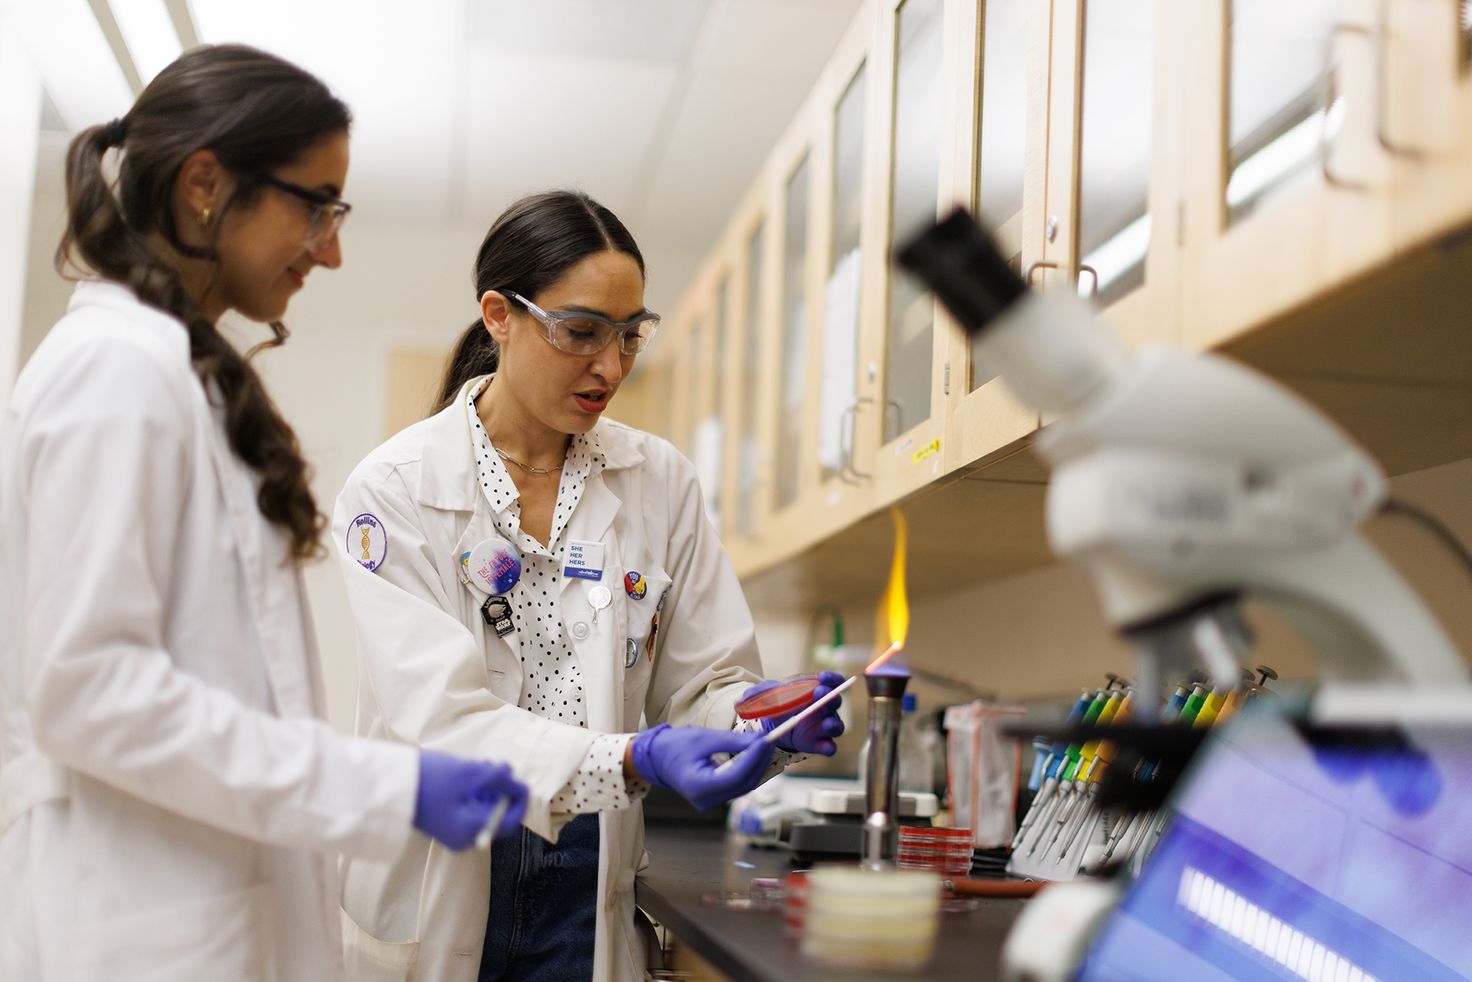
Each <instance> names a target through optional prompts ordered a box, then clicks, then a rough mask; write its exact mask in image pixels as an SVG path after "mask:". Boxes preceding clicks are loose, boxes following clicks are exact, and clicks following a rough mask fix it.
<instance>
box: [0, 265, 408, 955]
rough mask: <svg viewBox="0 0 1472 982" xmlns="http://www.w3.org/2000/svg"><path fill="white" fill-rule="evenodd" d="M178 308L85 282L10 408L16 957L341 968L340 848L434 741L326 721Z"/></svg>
mask: <svg viewBox="0 0 1472 982" xmlns="http://www.w3.org/2000/svg"><path fill="white" fill-rule="evenodd" d="M255 489H256V483H255V476H254V474H253V472H252V471H250V470H249V468H247V467H246V466H245V465H244V464H243V463H241V462H240V461H239V459H237V458H236V457H235V456H234V455H233V454H232V453H231V452H230V450H229V447H228V444H227V443H226V438H225V434H224V432H223V430H222V429H221V426H220V422H219V420H218V418H217V412H216V411H215V410H214V409H212V407H211V406H210V405H209V404H208V402H207V400H206V398H205V392H204V389H203V387H202V386H201V385H200V383H199V380H198V378H197V377H196V375H195V374H194V371H193V369H192V367H191V365H190V357H189V341H188V337H187V335H186V334H185V330H184V327H183V325H182V324H180V323H179V322H178V321H177V320H176V319H174V318H173V317H171V316H169V315H167V314H165V313H163V312H161V311H159V310H157V309H154V308H152V307H148V306H145V305H144V304H142V303H140V302H139V301H138V300H137V299H136V298H135V297H134V296H133V294H132V292H131V291H129V290H128V289H126V288H125V287H122V286H120V285H117V284H110V283H83V284H81V285H80V286H78V288H77V290H76V294H75V296H74V297H73V299H72V302H71V306H70V308H69V311H68V313H67V315H66V317H65V318H63V319H62V320H61V321H60V322H59V323H58V324H57V325H56V326H55V327H54V328H53V329H52V331H51V333H50V334H49V335H48V336H47V338H46V339H45V341H44V342H43V343H42V344H41V346H40V347H39V349H38V350H37V351H36V353H35V355H34V356H33V358H32V359H31V361H30V363H29V364H28V365H27V366H26V369H25V371H23V372H22V373H21V375H20V378H19V380H18V381H17V384H16V387H15V392H14V394H13V397H12V399H11V402H10V405H9V407H8V409H7V411H6V416H5V420H4V425H3V428H0V979H3V980H4V982H104V980H105V982H113V980H121V979H128V980H144V982H203V980H214V979H220V980H225V979H228V980H231V982H237V980H242V982H322V980H332V979H340V978H341V977H342V960H341V941H340V917H339V913H338V890H337V870H336V861H335V858H334V857H333V856H332V855H330V854H329V853H328V850H329V849H338V848H340V849H344V850H349V851H354V852H367V853H370V854H374V855H392V854H396V853H397V852H398V851H400V850H401V849H402V848H403V846H404V843H405V842H406V841H412V840H413V839H414V838H418V837H419V836H418V835H417V833H414V832H413V831H412V828H411V821H412V818H413V810H414V792H415V787H416V783H417V780H418V760H417V756H416V754H415V752H414V751H413V750H412V749H410V748H407V747H404V746H402V745H394V744H388V743H382V742H379V743H371V742H369V741H363V740H351V739H348V738H345V737H342V736H339V735H337V734H336V733H334V732H333V731H332V730H331V729H330V728H329V727H328V726H327V725H326V724H325V723H323V722H321V721H320V720H319V719H318V718H317V717H318V716H320V714H321V710H322V705H323V700H322V691H321V683H320V680H319V677H318V674H317V666H316V654H315V650H314V648H313V643H312V633H311V626H310V623H309V622H308V619H307V615H306V608H305V604H304V599H303V595H302V590H301V581H300V577H299V576H298V573H297V570H296V568H295V567H294V566H292V565H290V564H288V563H286V562H285V558H286V546H285V541H284V538H283V536H282V534H281V532H280V531H279V530H278V529H276V528H275V527H273V526H271V525H269V524H268V523H267V522H266V520H265V519H264V518H262V517H261V515H260V513H259V512H258V510H257V508H256V502H255Z"/></svg>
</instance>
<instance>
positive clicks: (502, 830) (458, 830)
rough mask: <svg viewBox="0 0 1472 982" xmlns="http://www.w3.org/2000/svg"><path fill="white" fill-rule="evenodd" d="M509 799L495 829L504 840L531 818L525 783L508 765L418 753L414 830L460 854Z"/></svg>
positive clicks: (429, 752)
mask: <svg viewBox="0 0 1472 982" xmlns="http://www.w3.org/2000/svg"><path fill="white" fill-rule="evenodd" d="M502 798H505V799H506V814H505V815H503V816H502V817H501V822H500V824H499V825H498V826H497V827H496V832H495V834H496V836H497V837H500V836H502V835H506V834H507V833H509V832H513V831H515V830H516V827H517V826H518V825H520V824H521V820H522V819H523V818H525V817H526V785H524V784H522V783H521V782H520V781H518V780H517V779H516V778H515V777H514V776H513V775H512V773H511V768H510V767H508V766H507V765H505V764H495V763H492V762H491V761H488V760H467V759H465V758H463V757H454V756H451V755H450V754H442V753H437V752H436V751H433V750H421V751H419V792H418V794H416V795H415V797H414V827H415V828H416V829H418V830H419V831H421V832H423V833H424V834H425V835H427V836H429V837H430V838H432V839H434V840H435V841H437V842H440V843H443V844H444V845H446V846H448V847H449V848H451V849H454V850H455V851H457V852H458V851H459V850H461V849H464V848H466V847H467V846H469V845H470V844H471V843H473V842H475V838H476V836H477V835H479V834H480V831H481V829H482V828H484V827H485V824H486V821H487V820H488V819H489V818H490V817H491V810H492V809H493V808H495V807H496V803H497V802H499V801H500V800H501V799H502Z"/></svg>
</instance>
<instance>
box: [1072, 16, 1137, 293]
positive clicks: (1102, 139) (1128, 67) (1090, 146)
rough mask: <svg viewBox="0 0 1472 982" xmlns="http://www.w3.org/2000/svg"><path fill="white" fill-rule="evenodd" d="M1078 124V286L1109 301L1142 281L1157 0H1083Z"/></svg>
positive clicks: (1127, 291)
mask: <svg viewBox="0 0 1472 982" xmlns="http://www.w3.org/2000/svg"><path fill="white" fill-rule="evenodd" d="M1083 15H1084V35H1083V36H1084V53H1083V58H1084V60H1083V112H1082V114H1081V117H1080V121H1079V126H1080V133H1079V180H1078V184H1079V188H1078V190H1079V202H1078V254H1079V262H1080V263H1081V264H1082V265H1084V266H1088V267H1090V268H1091V269H1093V270H1094V271H1095V273H1094V275H1090V274H1089V273H1086V272H1084V273H1081V275H1080V277H1079V288H1080V291H1081V292H1082V291H1090V290H1092V289H1093V288H1094V283H1093V280H1094V278H1095V276H1097V278H1098V281H1099V282H1098V288H1099V302H1100V303H1103V304H1109V303H1112V302H1114V301H1115V300H1117V299H1119V298H1120V297H1122V296H1124V295H1125V294H1127V293H1129V292H1130V291H1131V290H1133V289H1135V288H1136V287H1138V286H1140V285H1141V284H1142V283H1144V282H1145V253H1146V251H1147V249H1148V248H1149V245H1150V210H1149V194H1150V140H1151V133H1152V130H1153V126H1152V125H1151V122H1152V120H1153V118H1154V115H1155V0H1087V2H1086V3H1085V4H1084V7H1083Z"/></svg>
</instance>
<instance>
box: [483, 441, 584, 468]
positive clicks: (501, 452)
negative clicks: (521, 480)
mask: <svg viewBox="0 0 1472 982" xmlns="http://www.w3.org/2000/svg"><path fill="white" fill-rule="evenodd" d="M491 449H492V450H494V451H496V456H497V457H500V458H501V459H502V460H504V461H506V462H507V463H509V464H515V465H516V466H517V467H520V468H521V469H522V470H524V471H526V472H527V473H528V474H556V473H557V472H558V471H560V470H562V465H563V464H565V463H567V461H566V460H564V461H563V462H562V464H558V465H557V466H556V467H533V466H532V465H531V464H523V463H522V462H521V461H519V460H517V459H516V458H515V457H513V456H511V455H510V454H509V453H507V452H506V451H504V450H502V449H501V448H500V447H498V446H496V445H495V444H492V445H491Z"/></svg>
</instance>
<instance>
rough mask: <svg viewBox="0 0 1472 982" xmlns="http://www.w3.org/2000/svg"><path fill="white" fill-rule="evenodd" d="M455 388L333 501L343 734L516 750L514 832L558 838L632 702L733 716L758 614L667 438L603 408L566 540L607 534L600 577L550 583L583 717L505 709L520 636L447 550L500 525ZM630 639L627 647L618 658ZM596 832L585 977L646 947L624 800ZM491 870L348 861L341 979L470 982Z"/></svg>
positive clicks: (479, 750) (630, 974)
mask: <svg viewBox="0 0 1472 982" xmlns="http://www.w3.org/2000/svg"><path fill="white" fill-rule="evenodd" d="M476 381H479V380H476ZM469 384H470V385H474V384H475V382H474V381H473V382H471V383H469ZM468 391H469V390H468V388H467V389H462V390H461V391H460V393H459V394H458V395H457V396H456V398H455V400H454V401H453V402H452V403H451V405H450V406H449V408H447V409H445V410H444V411H442V412H440V413H438V414H437V415H435V416H433V417H431V418H430V419H427V420H424V421H422V422H420V423H417V424H415V425H413V426H411V427H409V428H408V429H406V430H404V431H403V432H402V433H400V434H398V435H397V436H395V437H394V438H393V439H391V440H390V441H389V442H388V443H386V444H384V445H383V446H381V447H379V448H378V449H377V450H375V451H374V452H373V453H372V454H370V455H369V456H368V458H367V459H366V460H364V461H363V463H362V464H360V465H359V466H358V468H357V469H356V470H355V471H354V472H353V475H352V476H351V477H350V478H349V479H348V483H347V486H346V488H345V489H344V490H343V492H342V495H341V497H340V498H339V499H338V503H337V509H336V513H335V515H334V519H333V537H334V539H335V542H334V544H333V548H334V550H335V551H337V553H338V555H339V556H340V557H341V558H340V560H339V561H340V564H341V566H342V569H343V571H344V575H345V576H346V578H347V584H348V597H349V600H350V603H351V606H352V611H353V617H354V619H355V621H356V623H357V631H358V640H359V652H360V655H361V663H360V676H359V678H360V683H359V688H358V720H357V725H358V731H359V733H362V734H365V735H370V736H378V737H386V738H389V739H394V740H402V741H405V742H407V743H411V744H416V745H419V746H424V747H430V748H433V749H436V750H443V751H449V752H454V753H459V754H463V755H470V756H484V757H491V758H495V759H499V760H505V761H509V762H511V763H512V764H513V765H514V766H515V768H516V771H517V774H518V776H519V777H521V778H522V779H523V780H525V781H526V783H527V785H528V786H529V788H530V806H529V808H528V812H527V817H526V822H525V824H526V826H527V828H529V829H531V830H532V831H533V832H535V833H537V834H538V835H541V836H543V837H545V838H548V839H553V838H555V837H556V835H557V832H558V830H559V829H560V828H561V826H562V825H563V824H564V823H565V822H566V821H567V820H568V819H569V818H571V817H572V816H570V815H567V814H562V813H555V812H553V811H552V810H551V807H550V802H551V799H552V797H553V796H554V795H555V794H556V793H557V792H558V791H559V790H560V789H561V788H562V787H563V786H564V785H565V784H566V783H567V782H568V780H569V779H570V778H571V777H572V776H573V775H574V773H576V771H577V769H578V766H579V764H580V762H581V761H582V758H583V755H584V754H585V753H586V752H587V749H588V747H589V745H590V744H591V742H592V740H593V738H594V736H595V735H596V734H598V733H618V732H632V731H635V730H637V729H639V726H640V720H641V716H642V717H645V718H647V720H648V722H649V724H650V725H653V724H655V723H660V722H668V723H670V724H672V725H699V726H710V727H716V728H720V729H728V728H730V727H731V725H732V724H733V723H734V722H735V709H734V706H735V703H736V701H737V700H738V699H739V698H740V697H741V695H742V693H743V692H744V691H745V690H746V688H747V687H748V686H750V685H751V684H752V683H754V682H756V681H758V680H759V678H760V675H759V664H760V662H759V658H758V654H757V648H756V639H755V634H754V627H753V624H752V619H751V612H750V610H749V609H748V607H747V605H746V600H745V597H744V596H743V595H742V592H741V587H740V584H739V582H738V581H737V579H736V576H735V574H734V572H733V571H732V569H731V565H730V562H729V560H728V559H727V557H726V554H725V550H724V549H723V548H722V546H721V544H720V540H719V537H718V535H717V533H716V531H715V529H714V528H713V527H712V526H711V524H710V522H709V520H708V519H707V518H706V515H705V509H704V506H703V504H702V501H701V495H700V488H699V485H698V483H697V481H696V476H695V471H694V468H693V467H692V466H691V465H690V463H689V461H687V460H686V459H685V458H684V457H682V456H680V454H679V453H678V452H677V451H676V450H675V449H674V448H673V447H672V446H671V445H670V444H669V443H667V442H666V441H664V440H660V439H658V438H656V437H653V436H650V435H649V434H647V433H642V432H640V431H638V430H634V429H631V428H629V427H627V426H624V425H622V424H620V423H615V422H613V421H610V420H604V421H602V422H600V423H599V424H598V425H597V426H596V427H595V428H594V430H593V431H592V437H593V439H594V440H595V441H596V443H597V447H598V450H599V451H600V452H601V453H602V454H603V456H604V458H605V461H606V466H605V467H604V469H603V471H602V473H601V474H598V475H597V476H595V477H593V478H591V479H590V480H589V481H588V484H587V486H586V488H585V489H584V492H583V496H582V499H581V501H580V502H579V503H578V505H577V507H576V508H575V509H574V511H573V513H572V515H571V517H570V519H569V520H568V523H567V525H566V528H565V529H564V531H563V533H562V538H561V544H563V545H565V544H566V543H569V542H571V541H573V540H583V541H589V542H601V543H602V544H603V550H604V553H603V567H602V570H603V575H602V579H601V580H600V581H596V582H595V581H590V580H586V579H577V578H573V577H567V576H564V577H561V578H560V579H559V586H560V590H561V593H560V605H561V613H562V619H563V626H564V631H565V632H566V636H567V637H568V638H569V639H570V643H571V644H572V646H573V650H574V652H575V654H576V656H577V659H578V663H579V666H580V668H581V670H582V675H583V691H584V693H585V698H586V710H587V722H588V728H587V729H581V728H578V727H572V726H565V725H562V724H558V723H555V722H552V721H549V720H546V719H543V718H541V717H539V716H536V715H534V714H532V713H530V712H527V711H525V710H522V709H519V708H518V706H517V704H518V700H519V698H520V695H521V687H522V669H521V656H520V653H519V648H518V639H517V635H516V634H515V633H512V634H510V635H508V636H507V637H505V638H498V637H496V635H495V632H494V631H491V630H490V629H489V628H487V626H486V624H485V622H484V620H483V619H482V617H481V614H480V605H481V602H482V600H483V599H484V598H483V597H482V596H481V595H480V594H478V593H475V592H473V590H472V589H471V588H470V587H469V586H468V585H467V584H465V583H462V582H461V581H460V577H459V571H460V562H459V557H460V555H461V554H462V553H464V552H466V551H468V550H469V549H470V548H471V547H472V546H474V545H475V544H477V543H479V542H481V541H482V540H484V539H487V538H490V537H492V536H494V535H495V534H496V532H495V529H494V527H493V524H492V514H493V513H492V510H491V506H490V503H489V502H488V501H487V500H486V496H485V494H484V493H483V491H482V489H481V486H480V482H479V479H478V474H477V469H476V462H475V459H474V454H473V451H472V444H471V435H470V426H469V422H468V418H467V410H466V407H465V401H466V399H467V398H468ZM365 514H366V515H372V516H373V518H374V519H375V520H376V521H378V522H381V524H382V528H383V530H384V532H385V533H386V535H387V548H386V551H384V553H383V555H382V562H381V564H379V565H377V566H376V568H375V569H374V570H372V571H370V570H369V569H368V568H367V567H366V566H364V565H362V564H361V562H360V558H361V552H360V550H359V548H358V546H359V543H360V536H359V535H358V534H357V531H356V530H355V528H354V526H353V522H354V520H355V519H357V518H358V517H359V516H362V515H365ZM376 558H377V554H375V559H376ZM630 571H635V572H638V573H641V574H642V575H643V578H644V581H645V584H646V590H645V593H644V596H643V597H642V598H636V597H634V596H631V595H629V593H628V592H627V591H626V590H625V588H624V575H625V573H627V572H630ZM599 585H602V586H606V587H607V588H608V589H609V590H610V591H611V592H612V595H613V601H612V605H611V606H610V607H609V608H608V609H606V610H603V611H601V612H600V613H599V614H598V616H596V617H595V616H594V611H593V609H592V608H591V606H590V605H589V602H588V597H589V593H590V591H591V590H592V589H593V588H594V587H597V586H599ZM666 591H667V594H666ZM661 600H663V607H662V609H660V613H659V620H658V633H657V643H656V644H654V645H652V646H651V645H650V644H649V640H650V632H651V629H652V627H653V625H654V622H655V611H656V609H659V607H660V603H661ZM631 640H632V642H633V644H634V645H635V648H636V651H637V653H638V657H637V660H635V661H634V663H633V665H632V666H631V667H629V668H625V660H626V654H627V652H628V645H629V642H630V641H631ZM600 848H601V856H600V860H601V861H600V869H599V873H598V892H599V897H600V898H601V902H600V907H599V910H598V927H597V937H596V939H595V947H594V978H595V979H597V980H618V982H636V980H642V978H643V967H644V962H645V955H644V951H643V947H642V941H641V939H640V937H639V936H638V934H637V933H636V931H635V929H634V896H633V888H634V874H635V872H636V870H637V869H638V868H639V866H640V865H641V864H642V863H643V861H644V823H643V812H642V809H641V808H640V807H639V806H638V805H637V804H636V805H635V806H634V807H633V808H631V809H629V810H627V811H619V812H604V813H603V814H602V815H601V836H600ZM489 867H490V863H489V857H488V855H487V853H485V852H473V851H472V852H466V853H460V854H455V853H450V852H448V851H446V850H445V849H443V848H441V847H440V846H438V845H434V844H429V843H414V844H412V845H411V846H410V847H409V848H408V849H406V850H405V852H404V853H403V854H401V855H400V856H399V857H397V858H396V859H395V860H393V861H392V862H389V863H381V862H376V861H371V860H361V859H356V858H352V857H349V858H347V859H345V860H344V866H343V908H344V931H345V936H344V942H345V944H346V946H347V953H348V967H349V972H350V974H351V976H352V977H353V978H354V980H355V982H356V980H362V982H368V980H373V982H384V980H408V979H413V980H424V982H474V980H475V977H476V972H477V968H478V966H479V964H480V958H481V949H482V945H483V943H484V937H485V926H486V915H487V910H488V906H489V903H490V878H491V876H492V875H493V871H492V870H491V869H490V868H489Z"/></svg>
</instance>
